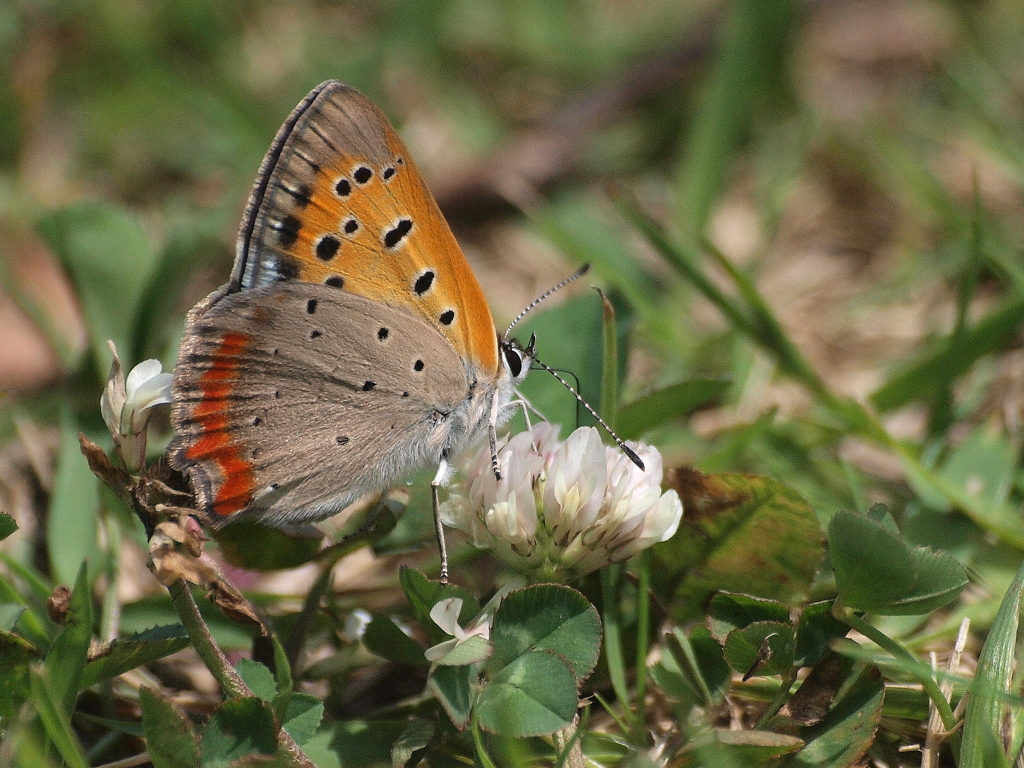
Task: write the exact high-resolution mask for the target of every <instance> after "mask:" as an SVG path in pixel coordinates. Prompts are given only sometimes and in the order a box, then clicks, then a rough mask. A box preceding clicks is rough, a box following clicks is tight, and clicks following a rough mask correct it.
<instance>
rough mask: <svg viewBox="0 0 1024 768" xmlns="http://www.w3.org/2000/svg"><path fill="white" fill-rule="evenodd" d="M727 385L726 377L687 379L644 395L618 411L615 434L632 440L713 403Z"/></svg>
mask: <svg viewBox="0 0 1024 768" xmlns="http://www.w3.org/2000/svg"><path fill="white" fill-rule="evenodd" d="M731 386H732V382H731V381H729V380H728V379H690V380H688V381H683V382H680V383H679V384H673V385H672V386H669V387H665V388H664V389H659V390H656V391H654V392H651V393H649V394H647V395H644V396H643V397H641V398H640V399H639V400H634V401H633V402H632V403H630V404H629V405H625V406H623V407H622V408H621V409H620V410H619V415H618V421H617V422H616V429H617V431H618V433H619V437H621V438H622V439H623V440H635V439H637V438H639V437H640V436H641V435H643V433H644V432H646V431H647V430H649V429H652V428H654V427H657V426H660V425H662V424H666V423H668V422H670V421H673V420H675V419H681V418H684V417H686V416H688V415H690V414H691V413H693V412H694V411H695V410H697V409H698V408H703V407H705V406H708V405H713V404H716V403H718V402H720V401H721V399H722V398H723V397H724V396H725V393H726V392H728V391H729V388H730V387H731Z"/></svg>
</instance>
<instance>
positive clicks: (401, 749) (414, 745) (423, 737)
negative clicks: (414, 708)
mask: <svg viewBox="0 0 1024 768" xmlns="http://www.w3.org/2000/svg"><path fill="white" fill-rule="evenodd" d="M434 731H435V727H434V724H433V723H432V722H430V721H429V720H423V719H421V718H418V717H414V718H412V719H411V720H410V721H409V724H408V725H407V726H406V728H405V730H404V731H402V735H401V736H399V737H398V739H397V740H396V741H395V743H394V746H392V747H391V765H392V766H393V768H401V767H402V766H404V765H405V764H406V763H408V762H409V760H410V759H411V758H412V756H413V753H414V752H416V751H418V750H420V749H423V748H424V747H426V746H427V745H428V744H429V743H430V740H431V739H432V738H434Z"/></svg>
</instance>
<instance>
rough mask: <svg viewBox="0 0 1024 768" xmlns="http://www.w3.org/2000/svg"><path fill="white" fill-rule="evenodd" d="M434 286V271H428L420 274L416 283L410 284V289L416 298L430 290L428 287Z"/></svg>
mask: <svg viewBox="0 0 1024 768" xmlns="http://www.w3.org/2000/svg"><path fill="white" fill-rule="evenodd" d="M433 284H434V270H432V269H428V270H425V271H424V272H423V273H421V274H420V276H419V277H417V278H416V282H415V283H413V284H412V289H413V290H414V291H415V292H416V295H417V296H422V295H423V294H425V293H426V292H427V291H429V290H430V286H432V285H433Z"/></svg>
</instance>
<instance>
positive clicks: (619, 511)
mask: <svg viewBox="0 0 1024 768" xmlns="http://www.w3.org/2000/svg"><path fill="white" fill-rule="evenodd" d="M558 431H559V427H558V426H557V425H553V424H548V423H540V424H537V425H535V426H534V427H533V429H532V430H531V431H529V432H521V433H519V434H517V435H515V436H514V437H512V438H511V439H508V440H507V441H506V442H505V443H504V445H503V446H502V447H501V448H500V449H499V451H498V464H499V467H500V469H501V480H496V479H495V477H494V472H493V471H492V468H491V455H490V451H489V450H488V449H487V448H484V449H483V450H481V451H479V452H478V453H477V454H476V456H475V457H473V458H472V459H471V460H470V462H469V464H468V465H467V466H466V467H464V469H463V474H464V476H465V481H464V483H463V484H462V486H461V487H457V488H455V489H454V490H453V492H452V494H451V495H450V496H449V498H448V500H447V501H445V502H444V504H442V506H441V518H442V520H443V521H444V523H445V524H446V525H449V526H451V527H453V528H458V529H460V530H462V531H464V532H465V533H466V534H468V535H469V537H470V539H471V541H472V542H473V544H474V545H475V546H477V547H481V548H486V549H492V550H494V552H495V554H496V555H497V556H498V557H499V558H500V559H501V560H503V561H504V562H506V563H508V564H509V565H511V566H513V567H514V568H516V569H517V570H520V571H523V572H528V573H531V574H533V575H535V576H537V577H540V578H551V577H552V576H554V575H555V574H557V573H564V574H565V575H567V576H582V575H584V574H586V573H589V572H591V571H593V570H596V569H598V568H601V567H602V566H604V565H607V564H609V563H616V562H621V561H623V560H626V559H627V558H629V557H631V556H632V555H634V554H636V553H637V552H640V551H641V550H643V549H646V548H647V547H649V546H650V545H651V544H654V543H655V542H658V541H665V540H666V539H668V538H670V537H671V536H672V535H673V534H674V533H675V532H676V529H677V528H678V527H679V521H680V519H681V518H682V515H683V505H682V503H681V502H680V501H679V496H678V495H677V494H676V492H675V491H667V492H662V489H661V480H662V465H661V456H660V454H659V453H658V451H657V450H656V449H654V448H652V447H650V446H647V445H643V444H639V443H637V444H633V443H631V444H630V447H631V448H633V450H635V451H636V452H637V454H639V456H640V457H641V459H643V462H644V464H645V465H646V467H647V469H646V471H645V470H641V469H640V468H639V467H637V466H636V465H635V464H633V463H632V462H631V461H630V460H629V457H627V456H626V455H625V454H624V453H623V452H622V451H620V450H618V449H617V448H611V447H606V446H605V445H603V444H602V442H601V438H600V435H599V433H598V432H597V430H596V429H594V428H592V427H582V428H580V429H577V430H576V431H574V432H573V433H572V434H571V435H569V437H568V438H567V439H566V440H559V439H558Z"/></svg>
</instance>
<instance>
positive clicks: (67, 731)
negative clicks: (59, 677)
mask: <svg viewBox="0 0 1024 768" xmlns="http://www.w3.org/2000/svg"><path fill="white" fill-rule="evenodd" d="M30 674H31V677H30V680H29V685H30V688H31V691H32V694H31V695H32V703H33V705H35V709H36V712H37V713H38V714H39V720H40V721H41V722H42V724H43V730H44V731H45V732H46V737H47V738H48V739H49V741H50V743H51V744H53V746H54V747H56V749H57V752H58V754H60V756H61V758H62V759H63V760H64V762H65V763H66V764H67V766H68V768H87V767H88V765H89V763H88V761H87V760H86V759H85V752H84V751H83V750H82V745H81V744H80V743H79V742H78V738H77V737H76V736H75V732H74V730H73V729H72V728H71V712H70V711H69V710H68V709H67V706H66V701H65V694H64V692H63V691H62V690H61V687H60V686H58V685H56V684H55V683H54V681H53V679H52V678H53V671H51V670H50V669H47V668H45V667H43V668H39V669H35V668H33V669H32V670H31V673H30Z"/></svg>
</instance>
